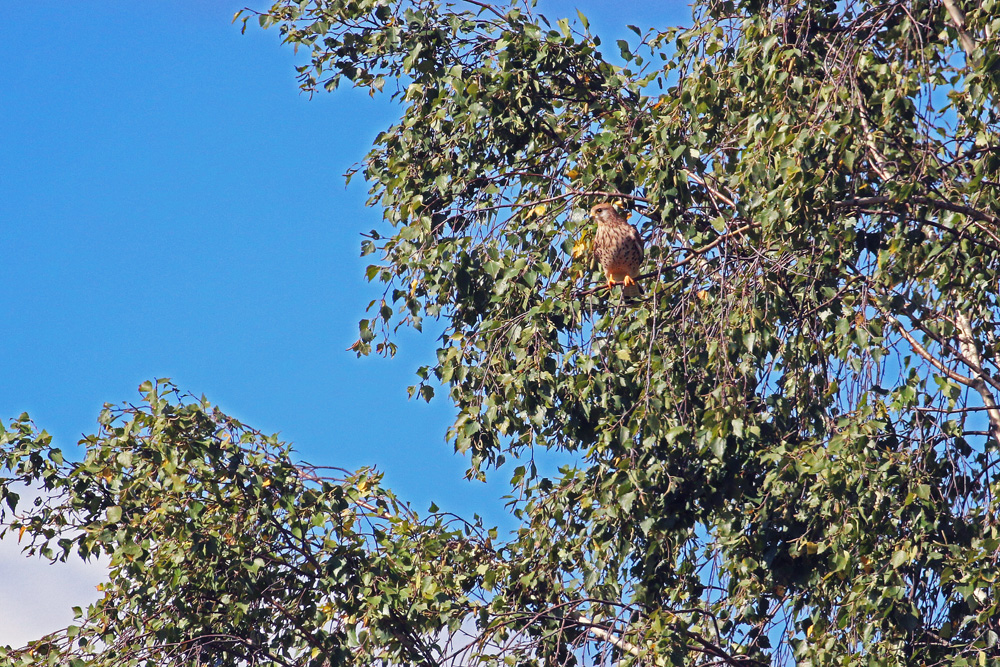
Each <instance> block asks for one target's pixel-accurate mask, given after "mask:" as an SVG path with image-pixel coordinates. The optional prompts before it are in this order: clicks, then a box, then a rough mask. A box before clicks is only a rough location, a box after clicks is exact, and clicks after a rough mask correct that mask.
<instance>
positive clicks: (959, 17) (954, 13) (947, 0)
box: [941, 0, 976, 60]
mask: <svg viewBox="0 0 1000 667" xmlns="http://www.w3.org/2000/svg"><path fill="white" fill-rule="evenodd" d="M941 4H943V5H944V8H945V9H946V10H948V16H950V17H951V20H952V22H953V23H954V24H955V28H956V29H957V30H958V39H959V41H960V42H962V50H963V51H965V57H966V59H967V60H971V59H972V52H973V51H975V50H976V40H974V39H972V36H971V35H969V33H968V32H966V30H965V14H963V13H962V10H961V9H959V7H958V5H956V4H955V0H941Z"/></svg>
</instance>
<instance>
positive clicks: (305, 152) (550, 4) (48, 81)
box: [0, 0, 690, 644]
mask: <svg viewBox="0 0 1000 667" xmlns="http://www.w3.org/2000/svg"><path fill="white" fill-rule="evenodd" d="M242 6H243V5H241V4H239V3H230V2H223V1H220V0H200V1H197V2H196V1H194V0H177V1H175V2H153V1H150V2H143V3H140V4H136V3H129V2H123V1H109V2H102V3H54V4H50V5H46V6H45V7H44V8H41V7H39V6H38V5H31V4H25V3H18V4H13V5H10V6H8V7H5V20H4V21H3V22H2V23H0V62H2V63H3V67H2V68H0V146H2V149H0V239H2V243H3V246H2V247H3V249H4V252H3V261H2V262H0V295H2V298H3V304H4V312H3V316H4V319H5V322H4V326H3V333H2V335H0V359H2V360H3V375H2V377H3V381H2V382H0V418H3V419H4V420H5V421H6V420H8V419H9V418H11V417H14V416H16V415H17V414H19V413H21V412H25V411H26V412H28V413H29V414H30V415H31V416H32V417H33V419H34V420H35V422H36V423H37V424H38V425H39V427H41V428H45V429H46V430H48V431H49V432H50V433H52V434H53V435H54V436H55V438H56V440H57V442H58V443H59V444H60V445H61V446H62V447H63V448H64V449H67V450H70V451H72V449H73V447H74V443H75V442H76V440H77V439H78V438H79V437H80V435H81V434H83V433H85V432H86V433H89V432H92V431H93V427H94V424H95V423H96V418H97V415H98V412H99V411H100V408H101V405H102V404H103V403H104V402H112V403H120V402H122V401H127V400H128V401H134V400H137V399H138V394H137V391H136V388H137V387H138V385H139V384H140V383H141V382H142V381H144V380H147V379H150V378H154V377H170V378H172V379H173V380H174V382H175V383H176V384H178V385H179V386H180V387H181V388H182V389H184V390H186V391H189V392H192V393H195V394H205V395H207V396H208V398H209V399H211V400H212V401H214V402H215V403H217V404H218V405H220V406H221V407H222V409H223V410H225V411H226V412H228V413H230V414H232V415H234V416H236V417H237V418H239V419H241V420H243V421H244V422H246V423H247V424H250V425H252V426H255V427H257V428H259V429H261V430H263V431H266V432H280V433H281V434H282V436H283V438H285V439H286V440H289V441H292V442H293V443H295V447H296V449H297V451H298V452H300V454H301V456H302V457H303V458H305V459H307V460H309V461H312V462H314V463H321V464H325V465H337V466H342V467H346V468H356V467H359V466H363V465H377V466H378V468H379V469H381V470H383V471H384V472H385V473H386V481H387V483H388V484H389V486H390V487H392V488H393V489H394V490H396V492H397V493H398V494H399V495H400V496H401V497H403V498H405V499H409V500H412V501H413V502H414V505H415V507H416V508H417V509H418V510H425V509H426V507H427V505H428V504H429V503H430V502H431V501H432V500H433V501H435V502H436V503H437V504H438V505H440V506H441V507H442V508H443V509H448V510H452V511H457V512H459V513H461V514H463V515H466V516H468V515H470V514H471V513H472V512H473V511H478V512H480V513H483V514H484V515H485V516H486V517H487V518H488V519H490V520H492V521H494V522H495V521H499V520H500V519H501V518H502V506H501V503H500V501H499V497H500V496H501V495H502V494H503V493H504V488H503V485H488V486H484V485H482V484H475V483H469V482H464V481H463V480H462V475H463V472H464V470H465V462H464V460H463V459H462V458H461V457H458V456H456V455H455V454H454V453H453V452H452V450H451V448H450V446H448V445H447V444H446V443H445V442H444V432H445V428H446V427H447V425H448V423H450V418H451V414H452V409H451V406H450V405H449V404H448V403H447V401H446V396H445V394H444V393H439V398H438V399H435V400H434V401H433V402H432V403H431V404H430V405H426V404H424V403H423V401H416V400H413V401H410V400H408V399H407V396H406V387H407V386H408V385H409V384H412V383H413V382H414V371H415V369H416V368H417V367H418V366H420V365H422V364H424V363H428V362H430V360H431V359H432V353H433V349H434V347H433V346H434V336H433V334H423V335H417V334H406V335H403V336H402V337H401V340H400V343H401V347H400V354H399V355H398V356H397V357H396V358H395V359H393V360H388V361H387V360H383V359H380V358H377V357H373V358H368V359H361V360H359V359H356V358H355V356H354V355H353V353H350V352H347V351H345V348H346V347H347V346H348V345H350V344H351V343H352V342H353V341H354V339H355V337H356V332H357V321H358V320H359V319H360V318H362V317H364V307H365V305H366V304H367V303H368V302H369V301H370V300H371V299H373V298H377V297H378V296H379V295H380V291H379V289H378V286H377V285H370V284H368V283H367V282H366V281H365V280H364V277H363V270H364V267H365V266H366V265H367V264H368V263H369V261H368V260H370V259H371V258H360V257H359V243H360V237H359V233H360V232H362V231H367V230H369V229H372V228H379V227H380V219H381V216H380V212H379V211H377V210H373V209H368V208H366V207H365V206H364V201H365V197H366V189H367V188H366V186H365V184H364V183H363V181H361V180H360V179H355V181H354V182H352V184H351V186H350V187H349V188H345V186H344V179H343V176H342V175H343V174H344V172H345V171H346V170H347V169H348V168H350V167H351V166H352V165H353V164H354V163H356V162H358V161H359V160H361V159H362V158H363V156H364V154H365V152H366V151H367V149H368V147H369V146H370V143H371V141H372V140H373V139H374V137H375V135H376V134H377V133H378V132H379V131H380V130H382V129H384V128H385V127H386V126H388V125H389V124H390V123H392V122H393V120H394V119H395V118H396V111H395V109H394V108H393V106H392V105H391V104H389V102H388V99H387V98H379V99H375V100H372V99H370V98H369V97H368V96H367V95H366V94H364V93H360V92H355V91H353V90H350V89H348V88H343V89H341V90H339V91H337V92H336V93H334V94H332V95H317V96H316V97H314V98H313V99H312V100H309V99H308V97H307V96H305V95H302V94H300V92H299V90H298V88H297V84H296V81H295V78H294V70H293V65H294V64H295V63H296V62H301V60H302V56H301V55H300V56H298V57H296V56H295V55H294V54H293V53H292V51H291V49H289V48H286V47H282V46H280V45H279V43H278V35H277V33H276V32H275V31H268V32H265V31H261V30H259V29H256V28H255V27H253V24H252V23H251V29H249V30H248V31H247V33H246V34H245V35H241V34H240V31H239V26H238V25H232V24H231V23H230V21H231V18H232V16H233V13H234V12H235V11H236V10H237V9H239V8H241V7H242ZM575 6H579V7H580V8H581V9H582V10H583V12H584V13H585V14H587V15H588V17H590V19H591V24H592V29H593V30H594V31H595V32H596V33H597V34H599V35H601V37H602V39H603V40H604V42H605V44H607V45H609V48H608V49H607V50H608V55H609V57H611V56H613V55H614V53H615V52H616V51H617V49H616V47H615V46H614V40H615V39H619V38H627V37H629V36H634V35H632V33H631V32H630V31H628V30H627V29H626V28H625V25H626V24H628V23H633V24H636V25H639V26H653V25H655V26H667V25H674V24H677V23H680V22H687V21H689V20H690V8H689V7H688V5H687V3H686V2H660V3H648V2H638V1H636V2H618V3H615V5H614V8H613V9H611V8H610V7H611V4H610V3H604V2H596V1H589V0H588V1H583V0H581V1H580V2H578V3H573V2H564V1H563V0H558V1H557V0H549V1H546V0H542V2H541V3H540V10H541V11H542V12H543V13H546V14H547V15H549V16H550V17H552V18H556V17H559V16H575V10H574V7H575ZM15 552H16V549H14V550H12V549H11V548H10V545H9V544H8V545H5V546H4V547H3V550H2V553H0V582H4V581H5V580H6V581H7V582H8V583H0V610H4V609H7V610H10V611H8V612H7V613H8V614H12V613H13V607H12V605H20V601H21V600H24V599H26V598H31V599H32V600H33V602H34V603H35V604H36V606H38V611H37V613H36V614H35V615H32V613H29V612H27V611H25V612H24V613H19V614H18V616H19V618H18V622H19V625H18V629H17V631H16V632H14V631H11V630H9V629H8V630H6V632H7V634H6V635H5V630H4V628H5V626H6V627H7V628H10V627H13V626H11V625H10V623H11V622H12V620H11V618H6V619H5V618H3V614H4V612H3V611H0V644H2V643H6V642H7V641H15V642H16V641H17V640H19V639H22V638H23V637H25V636H26V635H25V634H24V633H30V632H33V631H34V629H35V628H36V627H39V628H40V627H47V628H49V629H54V627H56V625H58V623H57V624H56V625H52V623H53V622H55V621H54V620H53V619H56V618H59V619H62V618H63V616H60V615H59V614H58V613H56V612H55V611H53V609H54V608H61V607H59V605H60V604H61V600H55V601H53V600H52V599H50V598H47V597H45V596H44V595H42V594H40V592H39V591H40V590H41V588H39V587H40V586H41V584H40V583H39V582H40V581H41V580H42V579H45V580H47V581H49V582H50V583H51V581H52V579H51V577H53V576H60V575H56V574H54V573H53V570H52V568H47V566H45V567H46V568H47V569H46V570H45V573H44V574H31V573H38V572H42V571H41V570H38V569H37V567H36V568H35V569H34V570H31V571H30V572H29V571H28V570H27V569H23V568H27V567H28V566H27V565H25V564H23V563H22V562H21V561H22V560H23V559H18V558H16V557H13V556H12V554H14V553H15ZM32 567H35V566H32ZM67 573H69V575H68V576H70V577H71V579H72V581H73V582H75V583H76V584H79V585H80V586H83V588H85V589H86V590H91V589H92V583H91V582H90V580H89V579H87V577H86V576H82V575H79V573H78V572H77V571H76V570H72V571H66V572H64V573H63V575H61V576H67ZM93 576H98V575H93ZM39 577H41V578H42V579H39ZM67 585H68V584H67ZM46 586H49V584H46ZM33 587H34V588H33ZM42 587H43V588H44V586H42ZM49 587H52V588H56V589H59V590H63V591H67V590H69V589H68V588H67V587H66V586H62V587H59V586H49ZM15 600H17V601H18V602H15ZM80 603H81V601H80V600H77V601H74V602H73V604H80ZM68 606H69V605H68V604H66V607H67V608H68ZM18 608H20V606H19V607H18ZM52 614H55V615H54V616H53V615H52ZM36 617H37V618H40V619H43V620H42V621H37V620H36ZM67 618H68V617H67ZM60 622H65V621H64V620H60ZM39 623H40V625H39ZM17 632H20V633H22V634H17Z"/></svg>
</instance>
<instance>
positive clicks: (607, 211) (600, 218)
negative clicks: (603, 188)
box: [590, 202, 619, 225]
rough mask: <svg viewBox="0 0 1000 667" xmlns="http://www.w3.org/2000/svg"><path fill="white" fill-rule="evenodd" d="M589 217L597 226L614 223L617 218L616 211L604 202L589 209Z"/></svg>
mask: <svg viewBox="0 0 1000 667" xmlns="http://www.w3.org/2000/svg"><path fill="white" fill-rule="evenodd" d="M590 217H592V218H593V219H594V220H596V221H597V224H599V225H605V224H609V223H612V222H615V221H616V220H617V219H618V218H619V215H618V211H616V210H615V207H614V206H612V205H611V204H609V203H607V202H605V203H603V204H598V205H597V206H594V207H593V208H591V209H590Z"/></svg>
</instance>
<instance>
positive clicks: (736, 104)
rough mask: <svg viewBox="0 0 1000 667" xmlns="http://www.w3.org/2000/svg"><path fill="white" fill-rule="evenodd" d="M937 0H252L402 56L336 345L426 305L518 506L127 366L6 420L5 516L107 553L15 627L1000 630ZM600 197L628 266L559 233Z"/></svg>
mask: <svg viewBox="0 0 1000 667" xmlns="http://www.w3.org/2000/svg"><path fill="white" fill-rule="evenodd" d="M961 4H962V3H960V2H958V0H941V1H940V2H938V1H936V0H935V1H926V0H893V1H886V2H862V1H858V0H847V1H845V2H837V3H834V2H825V1H818V0H800V1H798V2H796V1H795V0H789V1H787V2H780V1H772V2H767V1H765V0H757V1H750V0H747V1H745V2H731V1H705V2H698V3H696V5H695V8H694V15H693V21H692V25H691V26H690V27H688V28H683V29H681V28H670V29H667V30H657V29H654V30H649V31H643V30H640V29H635V33H636V38H635V39H634V40H632V41H631V42H625V41H621V42H619V43H618V44H617V46H616V47H615V48H614V50H613V52H610V53H608V52H604V51H602V48H603V46H604V45H602V44H601V42H600V39H599V37H598V36H596V35H592V34H591V33H590V31H589V27H588V24H587V21H586V19H585V18H584V17H583V16H582V15H580V16H579V17H578V18H577V19H574V20H572V21H570V20H559V21H552V22H550V21H547V20H545V19H544V18H542V17H541V16H538V15H536V14H534V13H533V12H532V11H531V10H530V8H529V7H525V6H522V5H516V6H510V7H503V6H496V5H489V4H484V3H480V2H475V1H474V0H465V1H464V2H455V3H440V2H438V1H436V0H417V1H395V2H390V1H388V0H350V1H348V0H301V1H292V0H281V1H279V2H277V3H276V4H275V5H274V6H273V7H271V9H269V10H268V11H266V12H263V13H260V14H256V15H255V14H254V13H253V12H247V13H245V14H244V15H243V19H244V21H245V20H246V19H247V18H252V17H256V19H258V20H259V22H260V24H261V25H262V26H264V27H272V26H274V27H277V28H278V29H279V30H280V31H281V34H282V35H283V38H284V40H285V41H286V42H287V43H289V44H292V45H294V46H296V47H297V48H299V49H305V50H306V51H307V52H309V53H311V54H312V56H311V62H310V64H308V65H305V66H303V67H301V68H300V70H299V76H300V80H301V83H302V86H303V88H304V89H306V90H308V91H310V92H312V91H319V90H321V89H324V88H325V89H327V90H332V89H334V88H335V87H336V86H337V85H338V84H339V83H341V82H342V81H344V80H345V79H346V80H347V81H349V82H350V83H352V84H353V85H356V86H361V87H365V88H368V89H370V90H371V92H372V94H377V93H378V92H380V91H383V89H385V88H389V90H391V91H393V92H392V95H393V97H394V99H395V100H396V101H397V102H398V104H399V105H400V109H401V114H400V121H399V123H398V124H397V125H394V126H392V127H390V128H388V129H386V130H385V131H384V132H383V133H382V134H380V135H379V137H378V139H377V140H376V142H375V146H374V147H373V150H372V152H371V153H370V154H369V155H368V157H367V159H366V161H365V163H364V167H363V175H364V177H365V178H366V179H367V180H368V181H369V183H370V184H371V200H370V203H371V205H372V206H376V207H379V208H381V209H382V210H383V211H384V218H385V225H384V226H383V228H381V229H379V230H372V231H371V232H370V233H369V234H367V235H366V236H367V238H366V239H365V240H364V242H363V244H362V252H363V253H365V254H369V255H373V256H374V257H376V258H377V263H375V264H373V265H372V266H371V267H370V268H369V270H368V277H369V278H370V279H371V280H372V281H374V282H377V283H382V284H383V285H384V289H385V292H384V296H383V297H382V298H381V299H376V300H375V301H374V302H373V304H372V313H373V314H372V317H371V318H370V319H367V320H363V321H362V322H361V327H360V338H359V340H358V342H357V343H356V344H355V347H354V349H355V350H356V351H357V353H358V354H369V353H371V352H377V353H382V354H387V355H391V354H392V353H394V351H395V349H396V348H395V345H396V343H395V342H394V340H393V337H394V332H395V330H396V328H397V327H399V326H414V327H417V328H419V327H420V326H421V323H422V321H423V319H424V318H426V317H431V318H438V319H440V320H441V322H442V324H443V326H444V333H443V335H442V336H441V339H440V345H439V349H438V350H437V357H436V360H435V361H434V362H433V363H430V364H428V366H427V367H425V368H422V369H421V370H420V378H421V381H420V382H419V384H418V385H417V386H415V387H413V388H411V391H413V392H414V393H417V392H419V394H420V395H422V396H423V397H425V398H426V399H427V400H431V399H432V397H433V394H434V388H435V387H439V386H442V385H443V386H444V387H446V388H447V390H448V394H449V397H450V399H451V400H452V401H453V402H454V404H455V405H456V406H457V409H458V412H457V418H456V420H455V423H454V425H453V426H452V427H451V429H450V430H449V437H450V439H451V441H452V442H453V443H454V446H455V447H456V448H457V450H458V451H460V452H464V453H467V454H468V456H469V461H470V469H469V475H470V476H473V477H478V478H485V477H487V476H491V475H493V476H495V475H503V477H504V479H507V478H508V477H510V481H511V485H512V492H513V493H514V497H515V501H514V503H513V504H512V506H511V509H512V512H513V513H514V515H515V517H516V518H517V519H518V520H519V521H520V525H521V527H520V529H519V530H517V531H516V533H514V534H512V535H511V536H509V537H508V536H503V535H497V534H496V533H495V532H493V533H492V534H491V533H490V531H489V530H486V529H484V528H483V527H482V526H479V525H475V524H470V523H466V522H465V521H463V520H461V519H458V518H456V517H450V516H446V515H438V514H431V515H430V516H428V517H424V518H421V517H418V516H416V515H415V514H414V513H413V512H412V510H410V509H409V508H408V507H407V506H406V505H405V504H402V503H400V502H399V501H397V500H396V499H395V498H394V497H393V496H392V495H391V494H390V493H389V492H388V491H387V490H386V489H383V488H382V487H381V486H380V485H379V482H378V478H377V477H373V476H371V475H370V474H369V473H366V472H364V471H362V472H360V473H356V474H346V473H345V474H343V475H339V474H338V475H334V474H333V473H332V472H331V471H322V470H317V469H314V468H311V467H309V466H305V465H302V464H296V463H294V462H292V461H291V460H290V458H289V455H288V452H287V449H286V448H284V447H283V446H282V445H281V444H280V443H277V442H276V441H274V440H273V439H268V438H264V437H263V436H261V435H260V434H258V433H256V432H254V431H252V430H250V429H247V428H246V427H243V426H242V425H239V424H237V423H235V422H233V421H232V420H231V419H229V418H227V417H225V416H223V415H220V414H218V413H217V412H215V411H213V409H212V408H211V406H209V405H208V404H206V403H204V402H201V401H192V400H190V399H184V398H183V397H180V396H176V395H171V394H169V393H164V390H165V389H166V388H164V387H157V386H152V385H151V386H149V387H146V391H147V393H148V402H147V404H146V405H145V406H144V407H141V408H132V407H130V408H127V409H125V410H123V411H120V412H117V413H115V412H106V413H105V417H104V418H103V421H102V424H103V426H102V430H101V431H100V432H99V433H98V434H97V435H95V436H93V437H91V438H89V439H88V440H87V441H86V444H87V447H88V450H87V451H88V453H87V457H86V459H85V460H84V461H83V462H80V463H74V464H68V463H65V462H63V461H62V459H61V456H60V455H59V454H58V452H57V450H54V449H52V448H51V445H50V443H49V442H47V440H46V438H44V437H43V436H41V435H40V434H39V433H37V432H36V431H35V430H34V427H33V426H32V425H31V424H30V422H28V421H27V420H26V419H22V420H18V421H15V422H14V423H13V424H12V426H11V428H10V429H9V430H8V431H7V433H6V434H5V435H4V436H3V440H2V446H3V448H2V457H3V458H0V469H2V468H3V467H5V468H6V469H7V470H9V471H12V472H13V474H11V475H10V477H9V478H8V479H18V480H22V481H26V482H27V481H34V482H36V483H38V482H43V483H44V484H45V485H46V488H48V489H49V490H50V492H51V495H50V496H46V498H49V500H46V501H45V502H42V503H41V504H40V505H39V506H37V507H35V508H33V509H30V510H24V509H23V507H21V508H19V509H18V511H17V512H16V513H10V512H9V513H8V514H9V520H11V521H12V523H11V524H10V525H11V527H12V529H15V530H18V531H21V533H22V537H24V536H26V535H29V536H30V537H31V539H32V540H33V542H32V544H34V545H35V546H36V547H37V548H39V549H41V550H42V551H43V553H44V554H46V555H50V556H52V557H58V556H59V555H60V554H61V553H63V552H66V551H69V550H74V549H76V550H79V551H80V552H81V553H83V554H85V555H88V554H96V553H110V554H113V560H112V572H111V580H110V582H109V584H108V586H107V588H106V589H105V597H104V599H103V600H102V601H101V602H99V603H98V604H97V605H95V606H94V607H92V608H91V609H89V610H87V611H86V612H85V613H84V617H83V620H82V622H81V626H80V627H79V628H71V629H70V630H68V631H67V632H65V633H62V634H59V635H56V636H54V637H51V638H47V639H46V640H43V641H42V642H40V643H39V644H38V645H35V646H33V647H29V649H28V650H25V651H20V652H11V653H8V655H9V656H10V658H9V659H11V660H13V661H14V664H36V663H37V662H38V661H39V660H42V659H43V658H44V656H46V655H48V656H51V658H50V659H51V660H52V662H53V664H56V663H59V664H62V662H63V661H65V660H68V659H69V657H74V659H76V660H78V661H79V662H77V663H74V664H79V665H133V664H138V665H174V664H176V665H181V664H184V665H188V664H191V665H193V664H199V665H200V664H206V665H243V664H246V665H307V664H308V665H317V666H318V665H341V664H345V665H346V664H352V665H353V664H356V665H370V664H418V665H441V664H454V663H459V664H478V663H477V661H480V662H482V663H484V664H501V663H503V664H509V665H572V664H577V663H579V662H583V663H598V662H600V663H607V664H612V663H618V662H621V663H623V664H642V665H646V664H649V665H660V664H677V665H681V664H684V665H687V664H704V665H719V664H728V665H762V664H769V663H774V664H790V663H793V662H795V663H800V664H907V665H917V664H923V665H946V664H947V665H955V666H956V667H958V666H961V665H968V664H977V665H985V664H987V663H990V664H1000V648H998V633H1000V584H998V583H997V576H998V575H997V571H998V559H1000V526H998V521H1000V519H998V518H997V517H998V510H1000V506H998V505H1000V501H998V499H997V493H998V492H1000V477H998V473H1000V471H998V470H997V464H998V462H1000V451H998V448H1000V410H998V409H997V406H996V402H995V401H996V398H995V397H996V396H997V395H998V392H1000V339H998V336H997V334H998V327H1000V304H998V285H997V276H998V269H1000V112H998V103H1000V99H998V92H1000V90H998V87H1000V37H998V35H1000V3H998V2H996V1H995V0H982V1H981V2H978V3H971V2H967V3H964V4H965V5H966V6H965V7H964V8H963V7H962V6H961ZM963 9H964V10H965V13H963ZM613 62H617V63H620V64H613ZM607 200H613V201H615V202H617V204H618V205H619V206H620V207H621V208H622V209H623V210H627V211H629V212H631V218H632V221H633V222H634V223H635V224H636V225H637V227H638V228H639V229H640V232H641V233H642V234H643V236H644V237H645V239H646V244H647V261H646V265H645V269H644V273H643V279H642V282H643V284H644V286H645V292H646V296H645V297H644V298H643V299H641V300H639V301H638V302H637V303H630V304H626V303H624V302H623V300H622V299H621V297H620V288H615V289H614V290H612V291H610V292H609V291H608V290H607V289H606V288H604V287H602V286H601V285H602V281H601V277H600V276H599V275H598V274H597V273H596V271H595V266H594V263H593V261H592V253H591V252H590V249H589V245H590V243H591V240H592V237H593V223H592V222H590V221H589V220H588V219H587V216H586V213H585V211H586V210H588V209H589V208H590V206H592V205H593V204H596V203H599V202H602V201H607ZM437 400H440V399H437ZM541 450H558V451H561V452H570V453H573V454H574V455H575V456H576V460H577V464H576V465H575V466H570V467H566V468H564V469H562V470H561V473H560V475H559V476H557V477H556V478H545V477H542V476H541V475H540V474H539V473H538V470H537V468H536V467H535V466H534V465H533V464H532V462H531V460H530V456H531V455H532V453H533V452H538V451H541ZM505 463H508V464H509V465H507V466H504V464H505ZM501 466H504V467H503V469H502V470H501V469H500V468H501ZM0 482H2V483H3V486H2V487H0V488H2V489H3V491H2V493H3V494H4V498H5V499H10V498H12V496H11V495H10V494H11V491H12V487H11V486H9V485H8V483H7V481H6V480H0ZM9 504H10V505H11V508H13V503H9ZM53 549H55V550H54V551H53Z"/></svg>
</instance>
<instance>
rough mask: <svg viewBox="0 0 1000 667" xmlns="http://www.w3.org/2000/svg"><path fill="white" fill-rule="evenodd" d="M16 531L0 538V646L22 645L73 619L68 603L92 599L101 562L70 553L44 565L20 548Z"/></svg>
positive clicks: (104, 567) (101, 576)
mask: <svg viewBox="0 0 1000 667" xmlns="http://www.w3.org/2000/svg"><path fill="white" fill-rule="evenodd" d="M21 546H22V545H20V544H18V543H17V535H16V534H14V535H7V537H5V538H4V539H2V540H0V646H4V645H9V646H15V647H19V646H24V645H25V644H26V643H28V642H29V641H31V640H33V639H38V638H39V637H41V636H43V635H45V634H48V633H49V632H53V631H55V630H59V629H61V628H65V627H66V626H67V625H70V624H71V623H72V622H73V607H86V606H87V605H88V604H90V603H92V602H94V601H95V600H97V598H99V597H100V593H99V592H98V591H97V584H99V583H100V582H102V581H104V580H105V579H106V578H107V564H106V563H105V562H89V563H85V562H83V561H82V560H81V559H80V558H79V557H76V556H72V557H70V558H69V559H68V560H67V561H66V562H65V563H54V564H50V563H49V562H48V561H46V560H44V559H40V558H38V557H37V556H35V557H31V558H29V557H27V556H25V555H24V554H22V553H21Z"/></svg>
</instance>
